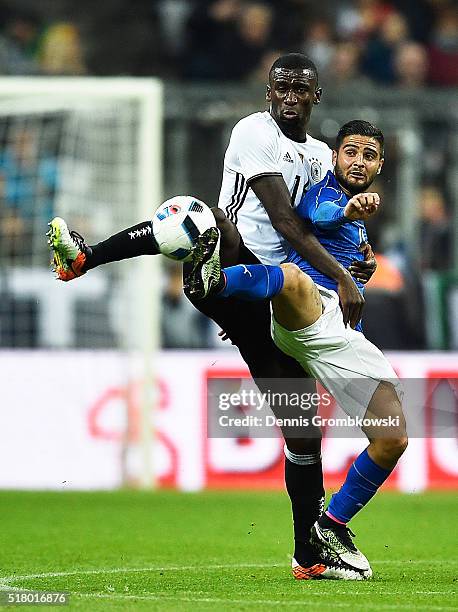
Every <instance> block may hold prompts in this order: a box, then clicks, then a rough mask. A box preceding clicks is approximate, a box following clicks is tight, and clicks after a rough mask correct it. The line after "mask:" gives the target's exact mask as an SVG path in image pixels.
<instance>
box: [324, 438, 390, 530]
mask: <svg viewBox="0 0 458 612" xmlns="http://www.w3.org/2000/svg"><path fill="white" fill-rule="evenodd" d="M390 474H391V470H385V469H384V468H382V467H380V466H379V465H377V464H376V463H374V461H372V459H371V458H370V457H369V454H368V452H367V449H366V450H364V451H363V452H362V453H361V454H360V455H359V456H358V457H357V458H356V459H355V461H354V462H353V464H352V466H351V467H350V469H349V470H348V473H347V478H346V479H345V482H344V483H343V485H342V486H341V488H340V490H339V491H338V492H337V493H335V494H334V495H333V496H332V498H331V501H330V502H329V506H328V508H327V511H326V512H327V513H329V515H331V518H336V519H337V520H338V521H340V522H341V523H348V521H349V520H350V519H351V518H353V517H354V516H355V514H356V513H357V512H359V511H360V510H361V508H363V507H364V506H365V505H366V504H367V502H368V501H369V500H371V499H372V498H373V497H374V495H375V494H376V493H377V490H378V488H379V487H380V486H381V485H382V484H383V483H384V482H385V480H386V479H387V478H388V476H389V475H390Z"/></svg>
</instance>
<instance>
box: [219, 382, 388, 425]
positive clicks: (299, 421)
mask: <svg viewBox="0 0 458 612" xmlns="http://www.w3.org/2000/svg"><path fill="white" fill-rule="evenodd" d="M216 401H217V407H218V412H219V414H218V415H217V421H218V426H219V427H221V428H229V429H231V428H238V427H250V428H263V429H264V428H269V427H280V428H284V427H288V428H304V427H306V428H308V427H310V426H312V427H399V425H400V417H399V416H386V417H372V418H367V417H363V416H360V415H354V416H350V415H345V416H342V417H338V416H332V417H326V416H322V415H321V414H310V415H306V414H295V415H293V414H289V415H288V416H282V417H279V416H275V414H273V413H272V414H269V413H268V412H266V408H267V407H270V409H271V410H275V411H278V410H279V409H285V410H286V411H290V409H293V411H295V412H296V411H297V410H296V409H300V410H302V411H304V412H306V413H309V412H314V410H317V409H318V408H319V407H322V408H323V407H324V408H326V407H329V406H331V405H332V401H333V398H332V396H331V394H330V393H328V392H326V391H325V392H323V393H318V392H315V393H308V392H305V393H297V392H290V393H287V392H275V391H272V392H271V391H268V392H266V393H262V392H260V391H255V390H254V389H243V390H241V391H240V392H238V393H224V392H221V393H219V394H218V395H217V396H216ZM248 407H249V408H250V410H251V412H252V411H253V410H254V411H255V414H252V413H251V414H243V415H241V414H238V415H234V414H233V412H234V411H233V409H234V408H236V409H237V408H238V409H242V410H243V409H244V408H245V409H246V408H248Z"/></svg>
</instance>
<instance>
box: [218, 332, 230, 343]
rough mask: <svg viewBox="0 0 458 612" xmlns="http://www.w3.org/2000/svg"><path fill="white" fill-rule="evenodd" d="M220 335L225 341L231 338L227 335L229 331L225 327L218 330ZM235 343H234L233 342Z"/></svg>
mask: <svg viewBox="0 0 458 612" xmlns="http://www.w3.org/2000/svg"><path fill="white" fill-rule="evenodd" d="M218 336H219V337H220V338H221V340H222V341H223V342H226V340H229V336H228V335H227V333H226V332H225V331H224V329H222V330H221V331H219V332H218ZM232 344H233V343H232Z"/></svg>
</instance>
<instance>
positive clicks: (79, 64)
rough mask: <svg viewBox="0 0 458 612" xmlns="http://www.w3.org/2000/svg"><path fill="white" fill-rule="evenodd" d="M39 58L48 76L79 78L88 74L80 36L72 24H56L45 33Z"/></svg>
mask: <svg viewBox="0 0 458 612" xmlns="http://www.w3.org/2000/svg"><path fill="white" fill-rule="evenodd" d="M38 58H39V62H40V66H41V69H42V71H43V72H44V73H46V74H51V75H70V76H79V75H82V74H85V73H86V72H87V70H86V66H85V62H84V58H83V49H82V45H81V38H80V34H79V31H78V29H77V28H76V26H75V25H74V24H72V23H64V22H61V23H54V24H52V25H51V26H50V27H49V28H48V29H47V30H46V31H45V33H44V34H43V39H42V41H41V44H40V48H39V50H38Z"/></svg>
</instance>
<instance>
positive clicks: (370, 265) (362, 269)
mask: <svg viewBox="0 0 458 612" xmlns="http://www.w3.org/2000/svg"><path fill="white" fill-rule="evenodd" d="M359 250H360V252H361V253H363V254H364V261H359V260H358V259H355V260H354V261H352V262H351V264H350V265H349V267H348V271H349V272H350V274H351V275H352V276H353V278H355V279H356V280H357V281H359V282H360V283H362V284H363V285H365V284H366V283H367V282H368V281H369V280H370V279H371V277H372V275H373V274H374V272H375V271H376V269H377V261H376V259H375V255H374V251H373V250H372V247H371V245H370V244H369V243H368V242H363V243H361V246H360V247H359Z"/></svg>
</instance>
